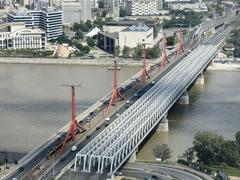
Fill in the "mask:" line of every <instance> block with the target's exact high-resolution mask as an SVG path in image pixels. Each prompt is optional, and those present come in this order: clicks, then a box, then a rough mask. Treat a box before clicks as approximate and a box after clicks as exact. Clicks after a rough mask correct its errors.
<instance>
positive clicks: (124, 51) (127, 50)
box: [122, 46, 131, 58]
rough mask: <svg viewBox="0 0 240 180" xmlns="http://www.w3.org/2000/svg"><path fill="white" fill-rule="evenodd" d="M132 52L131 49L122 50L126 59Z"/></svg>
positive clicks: (124, 48)
mask: <svg viewBox="0 0 240 180" xmlns="http://www.w3.org/2000/svg"><path fill="white" fill-rule="evenodd" d="M130 51H131V49H130V47H127V46H124V47H123V50H122V55H123V57H124V58H126V57H129V55H130Z"/></svg>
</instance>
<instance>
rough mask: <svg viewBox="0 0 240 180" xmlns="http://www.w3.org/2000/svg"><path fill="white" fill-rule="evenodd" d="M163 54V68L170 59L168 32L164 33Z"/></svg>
mask: <svg viewBox="0 0 240 180" xmlns="http://www.w3.org/2000/svg"><path fill="white" fill-rule="evenodd" d="M163 38H164V39H163V43H164V44H163V55H162V63H161V68H162V67H163V66H165V65H166V64H167V61H168V59H167V58H168V57H167V37H166V33H164V37H163Z"/></svg>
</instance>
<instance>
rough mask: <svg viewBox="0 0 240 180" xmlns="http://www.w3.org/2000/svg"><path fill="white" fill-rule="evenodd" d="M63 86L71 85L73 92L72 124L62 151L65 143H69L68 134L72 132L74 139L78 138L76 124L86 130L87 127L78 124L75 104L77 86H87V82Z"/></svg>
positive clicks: (69, 85)
mask: <svg viewBox="0 0 240 180" xmlns="http://www.w3.org/2000/svg"><path fill="white" fill-rule="evenodd" d="M62 86H65V87H70V88H71V93H72V120H71V124H70V127H69V129H68V132H67V134H66V137H65V139H64V142H63V146H62V149H61V151H62V153H63V150H64V147H65V144H66V143H67V140H68V136H69V134H70V133H71V134H72V140H73V141H75V139H76V134H75V133H76V126H78V127H79V128H80V129H81V130H82V131H86V129H85V128H84V127H83V126H80V125H78V123H77V120H76V110H75V109H76V108H75V106H76V104H75V87H85V86H86V85H85V84H63V85H62Z"/></svg>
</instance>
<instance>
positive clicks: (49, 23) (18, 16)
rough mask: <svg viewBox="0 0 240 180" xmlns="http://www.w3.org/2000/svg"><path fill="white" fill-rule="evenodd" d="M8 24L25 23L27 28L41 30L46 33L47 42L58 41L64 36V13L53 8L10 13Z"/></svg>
mask: <svg viewBox="0 0 240 180" xmlns="http://www.w3.org/2000/svg"><path fill="white" fill-rule="evenodd" d="M7 22H24V23H25V24H26V27H34V28H41V29H43V30H44V31H45V32H46V37H47V40H51V39H56V38H58V37H59V36H61V35H62V34H63V27H62V26H63V23H62V11H59V10H56V9H54V8H52V7H49V8H46V9H44V10H29V11H26V10H24V11H16V12H11V13H8V15H7Z"/></svg>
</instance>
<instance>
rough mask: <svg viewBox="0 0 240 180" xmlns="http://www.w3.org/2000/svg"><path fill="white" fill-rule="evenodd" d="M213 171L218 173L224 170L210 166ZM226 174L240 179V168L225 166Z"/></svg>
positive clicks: (220, 167)
mask: <svg viewBox="0 0 240 180" xmlns="http://www.w3.org/2000/svg"><path fill="white" fill-rule="evenodd" d="M208 167H209V168H210V169H211V170H212V171H218V170H219V169H222V166H213V165H212V166H208ZM224 172H225V173H226V174H227V175H228V176H237V177H240V167H229V166H225V167H224Z"/></svg>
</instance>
